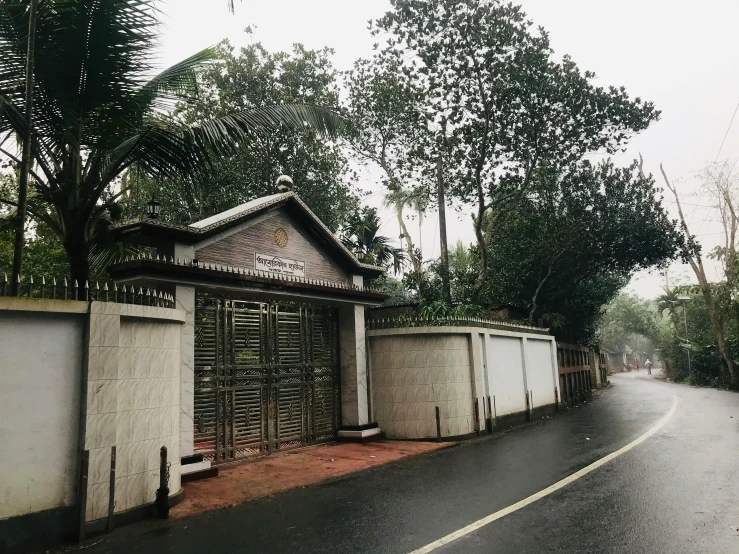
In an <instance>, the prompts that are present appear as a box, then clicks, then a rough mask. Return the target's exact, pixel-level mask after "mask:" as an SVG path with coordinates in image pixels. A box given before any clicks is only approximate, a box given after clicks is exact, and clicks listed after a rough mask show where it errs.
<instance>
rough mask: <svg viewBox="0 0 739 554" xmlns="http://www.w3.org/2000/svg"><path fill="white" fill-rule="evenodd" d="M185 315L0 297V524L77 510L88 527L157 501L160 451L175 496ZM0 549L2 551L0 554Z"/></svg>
mask: <svg viewBox="0 0 739 554" xmlns="http://www.w3.org/2000/svg"><path fill="white" fill-rule="evenodd" d="M184 322H185V312H183V311H181V310H172V309H167V308H158V307H153V306H134V305H127V304H115V303H107V302H90V303H88V302H77V301H65V300H43V299H27V298H0V379H2V386H0V523H1V520H4V519H7V518H12V517H16V516H25V515H27V514H33V513H36V512H41V511H45V510H52V509H64V508H69V507H70V506H73V505H75V504H77V501H78V498H79V495H78V491H77V489H78V482H79V468H80V452H81V451H82V450H88V451H89V453H90V458H89V459H90V462H89V473H88V486H87V491H86V514H85V520H86V521H92V520H96V519H101V518H104V517H107V515H108V504H109V491H110V464H111V461H110V458H111V447H113V446H115V447H116V480H115V511H116V512H123V511H126V510H130V509H134V508H138V507H139V506H144V505H147V504H152V503H153V502H154V496H155V495H154V493H155V491H156V489H157V488H158V486H159V449H160V447H161V446H166V447H167V449H168V453H169V460H170V461H171V464H172V465H171V468H170V481H169V490H170V494H176V493H178V492H179V490H180V445H179V438H180V380H181V374H180V354H181V343H182V332H183V325H182V324H183V323H184ZM1 545H2V542H1V541H0V546H1Z"/></svg>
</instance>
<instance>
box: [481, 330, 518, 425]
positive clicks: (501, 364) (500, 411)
mask: <svg viewBox="0 0 739 554" xmlns="http://www.w3.org/2000/svg"><path fill="white" fill-rule="evenodd" d="M486 339H487V340H486V341H485V342H486V344H487V349H488V350H487V356H486V364H487V370H488V386H489V387H490V390H489V394H490V396H494V397H495V398H494V410H495V415H496V416H497V417H500V416H504V415H508V414H515V413H519V412H525V411H526V389H525V387H524V377H523V357H522V349H521V342H522V339H520V338H518V337H501V336H496V335H487V337H486Z"/></svg>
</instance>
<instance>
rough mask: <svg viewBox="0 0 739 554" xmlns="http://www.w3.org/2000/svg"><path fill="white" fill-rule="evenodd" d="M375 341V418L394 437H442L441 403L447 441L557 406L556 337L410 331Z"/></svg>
mask: <svg viewBox="0 0 739 554" xmlns="http://www.w3.org/2000/svg"><path fill="white" fill-rule="evenodd" d="M367 337H368V345H369V365H370V368H369V375H370V391H371V400H372V419H374V420H376V421H377V423H378V424H379V425H380V427H382V429H383V430H384V431H385V433H386V434H387V436H388V437H390V438H408V439H421V438H434V437H436V414H435V408H436V406H438V407H439V408H440V420H441V421H440V423H441V436H442V437H454V436H464V435H467V434H470V433H474V432H477V431H479V430H482V429H484V428H485V420H486V419H493V420H496V419H499V418H502V417H505V416H517V415H518V416H524V417H529V416H530V415H531V413H532V412H534V411H535V410H538V409H541V408H548V407H554V406H556V399H557V398H558V397H559V394H558V391H556V389H557V387H558V382H559V381H558V374H559V371H558V368H557V350H556V343H555V340H554V337H552V336H549V335H542V334H534V333H525V332H516V331H504V330H497V329H488V328H479V327H407V328H398V329H379V330H370V331H367ZM527 399H528V402H527ZM475 403H477V405H478V407H477V409H478V416H477V417H479V421H477V418H476V415H475Z"/></svg>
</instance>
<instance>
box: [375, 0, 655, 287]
mask: <svg viewBox="0 0 739 554" xmlns="http://www.w3.org/2000/svg"><path fill="white" fill-rule="evenodd" d="M392 6H393V9H392V10H391V11H390V12H388V13H387V14H386V15H385V16H384V17H383V18H381V19H380V20H379V21H378V22H376V34H379V33H380V32H385V33H389V34H390V38H389V39H388V48H389V49H391V50H397V51H400V52H402V53H403V54H405V57H404V59H408V60H409V61H408V63H407V64H406V66H405V71H406V73H407V74H408V75H409V76H410V77H411V78H412V79H413V80H414V81H415V82H418V83H419V85H418V87H419V88H422V89H423V90H424V97H425V99H426V108H425V109H426V113H427V114H428V118H429V120H430V121H431V129H432V130H434V131H435V132H436V134H437V135H442V136H441V138H440V140H439V141H437V144H440V145H442V146H439V148H441V149H443V150H445V157H446V159H447V160H448V167H447V168H446V173H447V177H446V179H447V183H448V186H449V189H450V192H451V195H452V197H453V198H454V199H456V200H458V201H461V202H466V203H470V204H472V205H473V206H475V212H474V215H473V222H474V226H475V233H476V236H477V242H478V245H479V247H480V253H481V264H480V267H479V271H480V274H479V278H480V281H481V282H482V281H484V280H485V279H486V277H487V274H488V269H489V266H490V263H489V259H488V256H487V251H488V248H487V243H488V242H489V241H490V240H491V237H490V234H489V233H486V232H485V224H486V222H490V221H491V219H493V218H495V217H497V216H498V215H499V214H502V213H504V211H505V210H506V209H507V208H509V207H510V202H511V201H514V200H515V199H516V198H517V197H518V196H519V195H521V194H523V193H525V192H526V191H528V190H529V189H530V187H531V186H532V178H533V176H534V175H535V174H536V171H537V169H538V168H539V167H541V166H542V165H544V166H548V167H553V168H555V169H562V168H566V167H567V166H569V165H570V164H571V163H573V162H576V161H578V160H579V159H580V158H581V157H582V156H583V155H584V154H585V153H587V152H591V151H596V150H603V151H605V152H609V153H613V152H615V151H617V150H618V149H619V148H620V147H622V146H623V145H624V144H625V142H626V141H627V139H628V138H629V136H630V135H631V134H633V133H635V132H638V131H641V130H643V129H646V128H647V127H648V126H649V124H650V123H651V122H652V121H654V120H656V119H657V118H658V116H659V112H657V111H656V110H655V108H654V106H653V104H652V103H650V102H643V101H642V100H641V99H640V98H636V99H633V100H632V99H631V98H630V97H629V95H628V94H627V93H626V91H625V89H624V88H616V87H609V88H603V87H598V86H595V85H594V84H593V80H594V77H595V74H594V73H592V72H589V71H586V72H582V71H580V69H579V68H578V67H577V65H576V64H575V63H574V62H573V61H572V60H571V59H570V58H569V57H568V56H565V57H564V58H563V59H562V61H561V62H559V61H556V60H555V59H554V56H553V54H554V52H553V50H552V48H551V46H550V44H549V37H548V34H547V33H546V32H545V31H544V30H543V29H542V28H535V27H534V25H533V23H532V22H531V21H530V20H529V19H528V18H527V17H526V14H525V13H524V12H523V10H522V9H521V7H520V6H515V5H513V4H510V3H507V2H504V1H503V0H430V1H429V0H393V1H392ZM432 144H433V141H432ZM431 155H432V156H433V155H434V154H433V153H431Z"/></svg>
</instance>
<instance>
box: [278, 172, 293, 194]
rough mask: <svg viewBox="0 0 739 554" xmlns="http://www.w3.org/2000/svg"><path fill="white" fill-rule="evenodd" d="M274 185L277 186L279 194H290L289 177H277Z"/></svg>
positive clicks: (291, 186)
mask: <svg viewBox="0 0 739 554" xmlns="http://www.w3.org/2000/svg"><path fill="white" fill-rule="evenodd" d="M275 185H277V190H278V191H280V192H283V193H284V192H290V191H291V190H293V180H292V177H290V176H289V175H280V176H279V177H277V181H275Z"/></svg>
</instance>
